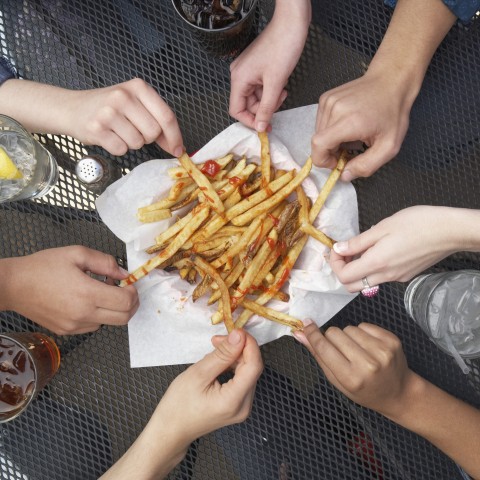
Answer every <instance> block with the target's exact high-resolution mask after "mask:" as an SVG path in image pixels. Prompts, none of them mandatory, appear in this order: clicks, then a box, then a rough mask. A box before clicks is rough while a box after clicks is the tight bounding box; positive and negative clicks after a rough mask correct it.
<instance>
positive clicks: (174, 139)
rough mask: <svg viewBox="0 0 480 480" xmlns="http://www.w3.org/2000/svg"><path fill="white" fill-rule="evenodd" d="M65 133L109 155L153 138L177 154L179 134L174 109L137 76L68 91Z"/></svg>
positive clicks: (141, 144) (122, 153)
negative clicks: (99, 147) (117, 81)
mask: <svg viewBox="0 0 480 480" xmlns="http://www.w3.org/2000/svg"><path fill="white" fill-rule="evenodd" d="M65 98H66V99H67V103H66V104H65V109H64V110H63V111H64V115H65V117H66V124H67V126H68V127H67V128H68V130H69V131H68V134H69V135H71V136H73V137H75V138H77V139H78V140H80V141H81V142H83V143H85V144H87V145H99V146H101V147H103V148H105V150H107V151H109V152H110V153H111V154H112V155H124V154H125V153H127V151H128V150H129V149H139V148H141V147H142V146H143V145H145V144H149V143H152V142H156V143H157V144H158V145H159V146H160V147H161V148H163V149H164V150H165V151H167V152H169V153H171V154H172V155H174V156H177V157H179V156H180V155H181V154H182V152H183V150H184V147H183V140H182V134H181V133H180V128H179V126H178V123H177V119H176V118H175V115H174V113H173V112H172V110H171V109H170V108H169V107H168V105H167V104H166V103H165V102H164V101H163V100H162V98H161V97H160V96H159V95H158V93H157V92H156V91H155V90H154V89H153V88H152V87H151V86H150V85H148V84H147V83H145V82H144V81H143V80H141V79H139V78H136V79H133V80H130V81H128V82H124V83H120V84H118V85H114V86H111V87H106V88H97V89H93V90H77V91H71V92H69V94H68V95H67V96H66V97H65Z"/></svg>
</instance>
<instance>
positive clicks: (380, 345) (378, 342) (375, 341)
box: [343, 326, 385, 356]
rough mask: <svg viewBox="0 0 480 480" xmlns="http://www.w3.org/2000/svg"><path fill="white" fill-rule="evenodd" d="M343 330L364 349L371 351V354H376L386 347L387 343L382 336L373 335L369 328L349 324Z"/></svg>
mask: <svg viewBox="0 0 480 480" xmlns="http://www.w3.org/2000/svg"><path fill="white" fill-rule="evenodd" d="M343 331H344V333H345V335H347V336H348V337H350V338H351V339H352V340H353V341H354V342H355V343H356V344H357V345H359V346H360V347H361V348H362V349H363V350H364V351H366V352H369V355H372V356H375V354H376V353H377V352H378V351H379V350H383V349H384V345H385V343H384V342H383V341H382V338H381V337H380V338H378V337H377V336H374V335H371V334H370V333H369V331H368V329H364V328H360V327H359V326H358V327H354V326H348V327H346V328H344V330H343Z"/></svg>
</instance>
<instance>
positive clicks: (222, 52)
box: [172, 0, 258, 57]
mask: <svg viewBox="0 0 480 480" xmlns="http://www.w3.org/2000/svg"><path fill="white" fill-rule="evenodd" d="M257 2H258V0H172V3H173V6H174V8H175V10H176V11H177V12H178V14H179V15H180V16H181V17H182V19H183V20H184V21H185V22H186V23H187V24H188V26H189V29H190V30H191V31H192V32H193V34H194V35H195V37H196V38H197V39H198V40H199V41H200V43H201V44H202V46H203V48H204V49H205V50H206V51H207V52H209V53H211V54H212V55H215V56H220V57H222V56H233V55H236V54H238V53H240V51H241V50H243V48H245V46H246V45H247V44H248V43H249V42H250V41H251V40H252V36H251V33H252V26H253V23H254V17H255V15H254V14H255V11H256V7H257Z"/></svg>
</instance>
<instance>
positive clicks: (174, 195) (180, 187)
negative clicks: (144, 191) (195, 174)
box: [168, 177, 193, 201]
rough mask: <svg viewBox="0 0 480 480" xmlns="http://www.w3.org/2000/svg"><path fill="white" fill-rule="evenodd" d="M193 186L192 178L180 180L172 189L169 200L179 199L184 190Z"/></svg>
mask: <svg viewBox="0 0 480 480" xmlns="http://www.w3.org/2000/svg"><path fill="white" fill-rule="evenodd" d="M192 184H193V180H192V179H191V178H188V177H187V178H182V179H180V180H177V181H176V182H175V183H174V184H173V185H172V188H170V192H169V193H168V200H172V201H175V200H177V199H178V197H179V196H180V193H181V192H182V190H183V189H184V188H185V187H187V186H189V185H192Z"/></svg>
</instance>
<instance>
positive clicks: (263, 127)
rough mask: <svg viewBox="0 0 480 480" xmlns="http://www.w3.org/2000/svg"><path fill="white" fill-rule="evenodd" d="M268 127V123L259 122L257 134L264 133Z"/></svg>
mask: <svg viewBox="0 0 480 480" xmlns="http://www.w3.org/2000/svg"><path fill="white" fill-rule="evenodd" d="M267 127H268V123H267V122H257V125H256V129H257V132H264V131H265V130H266V129H267Z"/></svg>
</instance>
